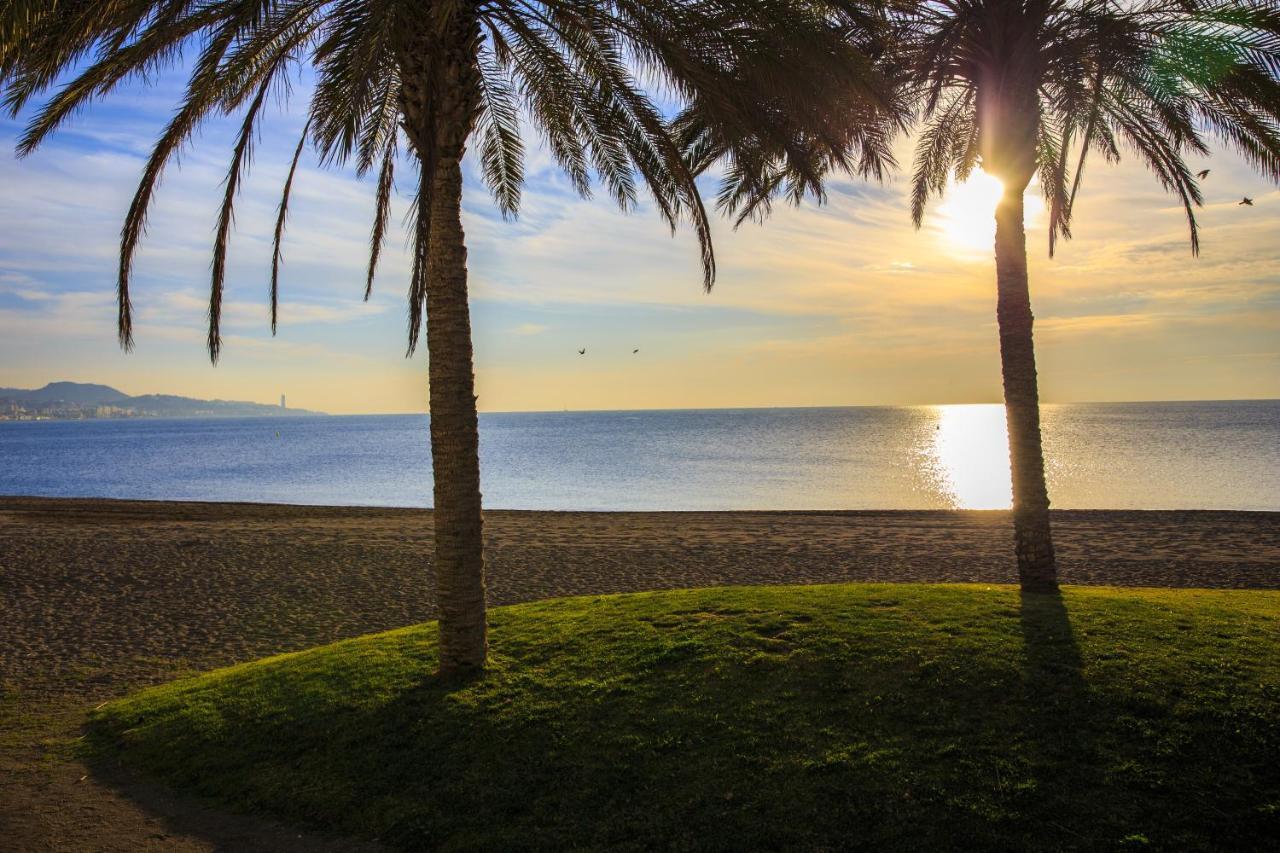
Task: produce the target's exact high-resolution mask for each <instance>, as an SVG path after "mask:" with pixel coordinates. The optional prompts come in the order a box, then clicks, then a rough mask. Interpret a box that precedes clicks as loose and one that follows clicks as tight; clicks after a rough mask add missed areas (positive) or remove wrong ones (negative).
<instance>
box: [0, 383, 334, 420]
mask: <svg viewBox="0 0 1280 853" xmlns="http://www.w3.org/2000/svg"><path fill="white" fill-rule="evenodd" d="M317 414H323V412H311V411H307V410H306V409H286V408H282V407H280V406H271V405H266V404H263V403H248V402H243V401H239V400H198V399H196V398H194V397H178V396H174V395H172V394H141V395H138V396H136V397H135V396H131V395H129V394H125V393H124V392H123V391H119V390H117V389H115V388H112V387H110V386H108V385H94V384H91V383H86V382H50V383H49V384H48V385H46V386H44V387H43V388H35V389H26V388H0V418H3V419H6V420H12V419H15V418H17V419H27V418H130V417H134V418H145V417H177V418H182V417H281V416H289V415H317Z"/></svg>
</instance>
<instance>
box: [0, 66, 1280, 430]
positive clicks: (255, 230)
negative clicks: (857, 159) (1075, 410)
mask: <svg viewBox="0 0 1280 853" xmlns="http://www.w3.org/2000/svg"><path fill="white" fill-rule="evenodd" d="M172 79H175V80H176V79H179V78H178V77H174V78H172ZM176 94H177V92H176V89H175V88H174V87H173V86H172V85H171V84H167V85H164V86H161V87H158V88H154V89H144V88H140V87H136V88H132V89H129V90H126V91H124V92H122V93H120V94H119V95H117V96H116V97H114V98H113V99H112V100H110V101H109V102H106V103H104V104H101V105H98V106H96V107H94V108H93V109H91V110H88V111H86V112H85V113H83V114H81V115H79V116H77V117H76V118H75V119H74V120H73V121H72V122H71V123H70V124H69V125H68V126H66V127H65V128H64V129H63V130H62V131H61V132H60V133H59V134H58V135H57V136H55V137H54V138H53V139H52V140H51V141H49V142H48V143H46V144H45V146H44V147H43V148H41V149H40V150H39V151H38V152H36V153H35V154H33V155H32V156H30V157H28V158H25V159H22V160H18V159H16V158H15V157H13V156H12V155H11V154H9V155H6V156H5V157H3V158H0V185H2V186H3V187H4V188H5V189H4V192H3V195H2V197H0V385H8V386H19V387H31V386H37V385H42V384H44V383H45V382H47V381H50V380H55V379H72V380H81V381H95V382H106V383H108V384H112V385H115V386H117V387H119V388H121V389H122V390H125V391H128V392H131V393H148V392H165V393H182V394H189V395H192V396H199V397H221V398H232V399H252V400H259V401H273V400H275V399H276V398H277V397H278V395H279V394H280V393H287V394H288V395H289V400H290V402H291V404H293V405H296V406H300V407H307V408H314V409H321V410H326V411H332V412H405V411H422V410H424V409H425V400H426V390H425V374H426V362H425V352H420V353H419V354H418V355H417V356H415V357H414V358H413V359H405V358H404V346H405V318H404V292H405V287H406V282H407V275H408V261H407V257H406V254H405V252H404V240H403V237H402V233H401V232H400V231H399V230H398V229H397V230H395V231H393V233H392V236H391V238H390V240H389V241H388V245H387V250H386V253H385V256H384V263H383V265H382V268H381V272H380V274H379V277H378V281H377V284H376V286H375V293H374V297H373V299H372V300H370V301H369V302H368V303H364V302H362V301H361V299H360V297H361V295H362V292H363V270H364V265H365V262H366V253H367V243H368V232H369V225H370V221H371V217H372V212H373V182H372V178H368V179H364V180H360V179H357V178H356V177H355V176H354V175H353V174H351V173H350V172H349V171H341V170H323V169H320V168H319V167H318V166H317V164H316V163H315V161H314V158H312V157H307V156H304V160H303V164H302V166H301V167H300V171H299V175H298V177H297V179H296V182H295V195H294V202H293V206H292V214H291V217H290V225H289V231H288V235H287V237H286V241H285V248H284V254H285V266H284V270H283V274H282V286H283V293H282V309H281V328H280V333H279V335H278V336H277V337H276V338H274V339H273V338H272V337H271V335H270V330H269V327H268V319H267V298H266V297H267V283H268V277H269V263H270V234H271V228H272V224H273V222H274V211H275V206H276V203H277V197H278V193H279V190H280V186H281V184H282V182H283V179H284V173H285V169H286V168H287V162H288V158H289V155H290V154H291V151H292V147H293V144H294V142H295V140H296V134H297V133H298V132H299V130H300V128H301V119H300V117H299V114H298V111H297V109H295V110H294V112H293V113H292V114H287V113H286V114H282V113H280V112H279V111H278V110H277V111H276V112H275V113H273V114H272V116H271V120H270V121H269V122H268V123H267V124H266V129H265V133H264V134H263V137H262V139H261V140H260V143H259V145H258V146H257V149H256V151H257V156H256V158H255V163H254V168H253V170H252V172H251V173H250V175H249V177H248V180H247V181H246V183H245V187H244V190H243V192H242V194H241V198H240V204H239V208H238V216H237V230H236V233H235V236H234V237H233V240H232V244H231V250H230V256H229V264H230V269H229V274H228V290H227V294H226V297H225V299H226V310H225V321H224V331H225V336H226V339H227V341H226V346H225V349H224V355H223V359H222V361H221V363H220V364H219V366H218V367H216V368H214V367H212V366H210V365H209V363H208V360H207V357H206V356H205V354H204V350H203V339H204V327H203V324H204V314H205V300H206V298H207V287H208V274H209V258H210V249H211V246H212V242H213V228H214V223H215V220H216V214H217V207H218V204H219V201H220V198H221V192H220V182H221V180H222V178H223V175H224V174H225V170H226V166H227V161H228V158H229V156H230V150H231V145H232V135H233V133H234V128H235V126H236V125H237V124H238V117H235V116H233V117H229V118H227V119H223V120H219V121H216V122H213V123H210V124H209V125H207V126H206V127H205V128H204V130H203V132H202V133H201V134H200V136H199V138H198V139H197V140H196V143H195V144H194V145H193V146H191V147H190V148H189V149H188V150H187V152H186V153H185V155H184V156H183V158H182V161H181V168H177V167H173V166H171V167H170V170H169V172H168V173H167V175H166V179H165V182H164V184H163V186H162V188H161V191H160V194H159V196H158V203H157V204H156V206H155V208H154V210H153V213H152V217H151V225H150V228H149V232H148V236H147V239H146V241H145V242H144V244H143V248H142V251H141V253H140V256H139V260H138V263H137V266H136V270H137V278H136V287H135V292H134V305H135V308H136V310H137V312H138V313H137V325H136V337H137V342H138V346H137V349H136V351H135V352H134V353H133V354H131V355H125V354H123V353H121V352H120V351H119V350H118V348H117V346H116V343H115V332H114V325H113V324H114V316H115V313H114V306H113V299H114V275H115V263H116V240H117V236H118V233H119V227H120V223H121V221H122V219H123V216H124V212H125V210H126V208H127V206H128V202H129V199H130V197H131V195H132V192H133V189H134V186H135V183H136V180H137V177H138V174H139V173H140V171H141V166H142V161H143V158H144V157H145V156H146V153H147V150H148V146H149V145H150V143H151V142H152V140H154V138H155V137H156V135H157V134H158V133H159V132H160V130H161V128H162V127H163V124H164V122H165V121H166V119H167V118H168V116H169V114H170V112H171V110H172V105H173V102H174V97H175V95H176ZM295 103H297V104H301V103H302V101H301V100H298V101H296V102H295ZM20 128H21V119H19V120H17V121H13V120H7V119H6V120H2V121H0V145H3V146H5V147H6V148H7V149H8V151H10V152H11V151H12V149H13V143H14V140H15V138H16V136H17V134H18V133H19V131H20ZM900 159H901V160H902V161H903V162H904V163H909V162H910V150H909V141H907V140H904V141H903V144H902V146H901V156H900ZM1195 165H1196V166H1197V168H1199V167H1202V166H1203V167H1210V168H1212V169H1213V173H1212V175H1211V176H1210V178H1209V180H1208V181H1207V182H1206V186H1205V189H1206V195H1207V197H1208V203H1207V205H1206V207H1205V208H1204V209H1203V210H1202V211H1201V212H1200V218H1201V221H1202V225H1203V236H1202V244H1203V251H1202V255H1201V257H1200V258H1198V259H1193V258H1192V257H1191V255H1190V252H1189V249H1188V247H1187V240H1186V230H1185V225H1184V224H1183V223H1182V221H1181V218H1180V212H1179V210H1178V208H1177V206H1176V204H1175V203H1174V201H1173V200H1172V199H1171V198H1170V197H1168V196H1166V195H1165V194H1164V193H1163V192H1162V191H1161V190H1160V189H1159V187H1158V185H1157V184H1156V183H1155V181H1154V180H1153V179H1152V178H1151V177H1150V176H1149V175H1148V174H1146V173H1145V172H1144V170H1143V169H1142V167H1141V166H1140V165H1139V164H1137V163H1136V162H1134V161H1133V160H1132V158H1127V159H1126V162H1125V163H1123V164H1121V165H1120V166H1119V167H1109V166H1106V165H1104V164H1102V163H1100V162H1098V163H1094V164H1092V165H1091V167H1090V170H1089V172H1088V174H1087V176H1086V180H1085V186H1084V195H1083V199H1082V201H1081V203H1080V206H1079V209H1078V221H1077V226H1076V228H1075V232H1076V238H1075V240H1073V241H1072V242H1070V243H1068V244H1067V245H1066V246H1064V247H1062V248H1061V249H1060V251H1059V253H1058V256H1057V258H1055V259H1053V260H1049V259H1048V258H1047V257H1046V252H1045V245H1044V244H1045V235H1044V229H1043V222H1042V216H1040V215H1038V214H1034V213H1033V214H1032V216H1031V221H1030V225H1029V240H1030V246H1029V248H1030V250H1031V264H1032V297H1033V304H1034V306H1035V310H1036V316H1037V344H1038V350H1039V355H1040V366H1041V387H1042V393H1043V396H1044V398H1045V399H1046V400H1048V401H1072V400H1126V399H1222V398H1243V397H1280V245H1278V244H1277V240H1276V235H1277V234H1278V233H1280V192H1277V190H1276V189H1275V188H1274V187H1271V186H1268V185H1267V184H1266V183H1265V182H1264V181H1263V180H1262V179H1261V178H1259V177H1257V176H1256V175H1254V174H1253V173H1251V172H1250V170H1249V169H1247V168H1246V167H1245V166H1244V165H1243V164H1242V163H1240V162H1239V161H1238V160H1237V159H1236V158H1235V157H1233V156H1231V155H1226V154H1221V153H1219V154H1217V155H1215V156H1214V157H1212V158H1209V159H1207V160H1205V161H1204V163H1203V164H1201V163H1199V162H1197V163H1196V164H1195ZM527 171H528V184H527V187H526V192H525V197H524V203H523V205H522V209H521V215H520V217H519V218H518V219H517V220H516V221H514V222H504V221H503V220H502V219H501V217H500V216H498V214H497V212H496V209H495V208H494V207H493V205H492V204H491V202H490V200H489V197H488V193H487V191H486V190H485V188H484V187H483V185H482V184H481V182H480V180H479V176H478V174H477V172H476V170H475V168H474V165H473V164H471V163H468V164H467V174H466V179H467V182H468V191H467V193H466V197H465V203H464V222H465V226H466V229H467V235H468V240H469V245H470V270H471V290H472V295H473V324H474V328H475V338H476V352H477V377H478V383H479V394H480V406H481V408H482V409H484V410H489V411H513V410H540V409H561V408H571V409H613V408H650V407H690V406H768V405H874V404H913V403H957V402H995V401H997V400H999V398H1000V382H999V363H998V357H997V349H996V347H997V343H996V334H995V318H994V294H995V290H994V280H993V276H994V271H993V264H992V261H991V259H990V252H989V249H988V248H987V247H988V246H989V240H990V235H989V224H988V219H987V217H986V215H985V213H983V212H982V201H981V197H980V196H981V193H978V197H975V196H974V192H970V190H972V189H973V188H969V189H965V188H960V189H959V190H957V191H956V192H955V193H953V195H952V196H951V197H950V198H949V199H948V200H946V201H944V202H943V203H942V204H941V205H939V206H938V207H936V208H935V209H934V210H933V211H931V213H930V215H929V217H928V219H927V221H926V225H925V227H924V228H923V229H922V230H921V231H918V232H917V231H915V230H914V229H912V227H911V225H910V221H909V216H908V203H907V192H908V187H907V179H906V176H905V175H904V174H900V175H898V176H896V177H895V178H894V179H892V180H891V181H889V182H887V183H886V184H885V185H876V184H867V183H863V182H858V181H851V180H845V181H837V182H835V183H834V184H833V185H832V187H831V194H830V201H829V204H828V205H826V206H825V207H821V208H818V207H816V206H814V205H811V204H810V205H806V206H804V207H803V208H801V209H799V210H795V209H784V208H779V209H778V210H777V212H776V213H775V216H774V217H773V218H772V220H771V221H770V222H769V223H767V224H766V225H764V226H763V227H760V226H755V225H747V226H744V227H743V228H742V229H740V230H739V231H737V232H734V231H732V229H730V228H729V227H728V226H727V224H725V223H720V224H719V225H718V227H717V241H716V245H717V255H718V259H719V263H720V277H719V281H718V283H717V285H716V288H715V290H714V291H713V292H712V293H711V294H704V293H703V292H702V289H701V274H700V270H699V268H698V260H697V249H696V245H695V242H694V240H693V238H692V236H691V234H689V233H688V232H687V230H682V231H681V232H680V233H678V234H677V235H676V236H675V237H674V238H673V237H672V236H671V235H670V234H669V232H668V231H667V229H666V228H665V226H664V225H663V224H662V223H661V222H660V221H659V219H658V218H657V217H656V216H655V215H653V213H652V211H651V210H649V209H648V208H647V207H642V208H641V209H640V210H638V211H636V212H634V213H631V214H629V215H623V214H620V213H618V212H617V211H616V210H614V209H613V208H612V207H611V206H610V204H609V202H608V201H607V200H605V199H597V200H591V201H587V200H582V199H579V198H578V197H577V196H576V195H575V194H574V193H573V192H572V191H571V190H570V188H569V186H568V184H567V181H565V180H564V178H563V177H562V176H560V175H559V173H558V172H557V171H556V169H555V168H554V165H553V164H552V162H551V161H550V159H549V157H548V156H547V155H546V153H545V152H544V151H543V150H542V149H541V146H540V145H539V144H538V141H537V139H536V136H534V135H533V134H532V131H530V136H529V144H528V169H527ZM399 174H400V176H401V181H402V185H403V186H404V187H405V188H406V189H408V188H409V187H410V185H411V181H409V180H408V178H407V175H408V174H409V170H408V169H407V168H402V169H401V170H400V172H399ZM1033 190H1034V188H1033ZM1246 194H1247V195H1249V196H1251V197H1253V198H1254V199H1255V206H1254V207H1252V208H1248V207H1240V206H1239V205H1237V203H1236V202H1237V201H1238V200H1239V198H1240V197H1241V196H1242V195H1246ZM404 210H405V197H403V196H402V197H401V198H400V199H399V201H398V204H397V207H396V208H395V209H394V211H393V217H392V219H393V224H395V225H398V224H399V223H400V222H401V221H402V218H403V214H404ZM581 347H585V348H586V349H587V355H586V356H579V355H578V354H577V350H578V349H579V348H581ZM637 347H638V348H640V353H639V354H637V355H632V352H631V351H632V350H633V349H635V348H637Z"/></svg>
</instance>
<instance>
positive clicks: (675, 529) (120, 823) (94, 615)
mask: <svg viewBox="0 0 1280 853" xmlns="http://www.w3.org/2000/svg"><path fill="white" fill-rule="evenodd" d="M485 519H486V532H485V537H486V547H487V549H488V550H487V555H488V577H489V597H490V601H491V603H493V604H495V605H500V604H511V603H516V602H521V601H531V600H536V599H541V598H548V597H553V596H560V595H573V594H590V593H612V592H628V591H635V590H648V589H664V588H673V587H701V586H717V585H725V584H776V583H830V582H841V581H946V582H983V583H1012V582H1015V581H1016V574H1015V570H1014V567H1013V564H1012V555H1011V551H1012V544H1011V531H1010V520H1009V516H1008V514H1007V513H1003V512H802V513H796V512H750V513H748V512H725V513H714V512H679V513H549V512H510V511H490V512H487V513H486V515H485ZM1053 523H1054V530H1055V538H1056V542H1057V546H1058V551H1059V561H1060V574H1061V578H1062V580H1063V582H1065V583H1070V584H1104V585H1117V586H1171V587H1233V588H1258V589H1280V513H1240V512H1217V511H1204V512H1186V511H1178V512H1133V511H1055V512H1054V514H1053ZM431 544H432V532H431V514H430V512H429V511H423V510H404V509H363V508H332V507H298V506H278V505H262V504H198V503H163V502H155V503H152V502H139V501H106V500H80V499H74V500H71V499H37V498H0V700H2V701H3V704H0V722H5V723H6V726H7V728H8V729H9V732H8V733H6V735H5V737H4V739H3V741H2V742H0V774H3V776H0V837H5V836H8V837H10V838H15V839H18V841H19V842H20V844H19V847H20V849H50V848H57V849H73V850H79V849H101V850H115V849H121V850H124V849H147V848H152V849H191V850H204V849H215V848H217V847H218V846H219V845H222V846H223V847H227V848H230V849H245V850H250V849H320V847H321V843H322V842H321V841H320V840H317V839H311V838H308V839H296V838H295V836H293V835H290V834H289V833H288V832H287V831H285V830H282V829H280V828H278V827H271V826H269V825H259V824H257V823H256V822H248V823H247V824H246V822H245V821H243V820H242V819H234V818H228V817H225V816H220V815H217V814H211V813H207V812H205V811H204V810H203V809H202V808H201V807H200V806H199V805H198V804H191V803H185V802H179V801H176V800H173V799H172V798H169V799H165V797H164V796H163V795H157V796H159V800H158V801H157V800H156V798H155V797H152V798H151V799H150V800H148V798H146V797H141V799H142V800H144V801H148V802H151V803H152V805H150V806H148V807H145V808H144V807H143V806H141V805H138V804H137V802H135V800H137V799H139V796H137V795H136V791H135V792H133V793H134V794H135V796H134V798H132V799H130V798H124V797H121V796H119V795H118V794H117V793H116V792H115V791H114V790H113V789H112V787H111V786H110V785H104V784H103V783H102V782H101V781H100V780H95V779H93V778H86V779H83V780H82V779H80V778H79V777H80V776H81V775H84V773H83V770H82V769H80V768H79V766H78V765H77V764H76V763H75V762H74V761H68V760H65V759H62V760H56V761H46V760H44V756H46V755H47V754H50V752H51V751H52V752H53V753H56V752H57V749H58V747H57V746H56V743H55V745H53V746H51V745H50V743H51V742H56V741H58V739H59V738H65V737H67V736H68V734H69V733H73V732H74V727H75V726H76V725H77V724H78V721H79V719H81V718H82V715H83V711H84V709H85V708H87V707H91V706H92V705H93V704H96V703H97V702H100V701H102V700H104V699H108V698H111V697H114V696H119V695H121V694H123V693H125V692H127V691H129V690H131V689H133V688H136V687H138V686H140V685H144V684H148V683H154V682H157V681H160V680H165V679H168V678H172V677H173V676H174V675H176V674H180V673H183V672H188V671H193V670H198V669H204V668H208V667H211V666H218V665H223V664H228V663H233V662H236V661H242V660H248V659H252V658H256V657H261V656H263V655H267V654H273V653H278V652H283V651H291V650H296V649H302V648H306V647H309V646H313V645H316V644H319V643H323V642H328V641H331V640H335V639H339V638H343V637H352V636H357V635H360V634H364V633H368V632H371V631H377V630H382V629H387V628H393V627H399V626H402V625H407V624H412V623H415V622H421V621H424V620H427V619H431V618H433V617H434V615H435V611H434V605H433V601H432V595H431V589H432V586H433V583H434V578H433V575H432V565H431ZM157 802H158V803H159V804H157ZM282 833H283V834H282ZM286 842H288V843H287V844H286ZM295 842H296V843H295ZM290 844H294V845H295V846H294V847H289V845H290ZM326 849H330V848H326ZM331 849H346V848H345V847H344V846H343V845H341V844H339V845H338V846H337V847H334V848H331Z"/></svg>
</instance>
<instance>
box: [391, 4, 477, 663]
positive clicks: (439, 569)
mask: <svg viewBox="0 0 1280 853" xmlns="http://www.w3.org/2000/svg"><path fill="white" fill-rule="evenodd" d="M478 38H479V31H478V26H477V25H476V23H475V20H474V19H471V20H467V19H465V18H463V17H462V16H461V15H459V16H458V20H455V21H454V22H453V24H452V25H451V26H450V27H449V28H448V29H447V30H446V32H445V34H444V39H443V41H444V42H445V44H443V45H438V44H437V45H432V46H431V47H435V48H436V49H434V50H432V49H431V47H428V46H427V45H423V44H422V42H421V41H418V42H416V44H414V45H413V48H415V49H414V50H411V53H412V54H413V55H406V56H405V57H403V58H402V61H401V71H402V74H403V75H405V77H404V78H403V79H402V94H401V99H402V103H403V104H404V106H405V129H406V131H407V135H408V137H409V140H410V143H411V144H412V145H413V147H414V150H415V152H416V153H417V154H418V157H419V159H420V161H421V168H422V169H423V170H424V175H423V186H424V187H427V186H429V187H430V204H429V208H428V209H429V213H430V217H429V225H424V224H420V226H419V234H420V236H422V235H424V234H425V235H426V237H427V245H426V246H425V247H423V248H425V262H426V308H427V323H426V326H427V356H428V359H429V361H430V365H429V368H428V378H429V391H430V406H431V461H432V468H433V473H434V479H435V491H434V496H435V501H434V509H433V512H432V515H433V520H434V524H435V570H436V602H437V606H438V607H439V609H440V671H441V673H442V674H453V673H459V672H466V671H472V670H476V669H479V668H480V667H482V666H484V663H485V658H486V655H487V650H488V643H487V630H486V625H485V582H484V548H483V538H482V526H483V518H482V515H481V508H480V444H479V431H478V425H477V415H476V395H475V373H474V367H473V361H472V347H471V314H470V309H469V306H468V304H467V247H466V239H465V235H464V233H463V229H462V156H463V153H464V151H465V147H466V140H467V137H468V135H469V134H470V132H471V129H472V126H473V124H474V122H475V116H476V111H477V107H478V99H479V88H478V72H477V70H476V65H475V62H476V50H477V47H478ZM428 57H429V59H428ZM425 213H427V211H426V210H420V211H419V217H420V218H421V217H422V216H423V214H425Z"/></svg>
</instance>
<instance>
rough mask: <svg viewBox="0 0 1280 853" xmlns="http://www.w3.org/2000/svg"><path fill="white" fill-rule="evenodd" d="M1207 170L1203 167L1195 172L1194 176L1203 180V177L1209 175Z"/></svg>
mask: <svg viewBox="0 0 1280 853" xmlns="http://www.w3.org/2000/svg"><path fill="white" fill-rule="evenodd" d="M1209 172H1210V170H1209V169H1205V170H1204V171H1202V172H1196V177H1197V178H1199V179H1200V180H1202V181H1203V180H1204V179H1205V178H1207V177H1209Z"/></svg>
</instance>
